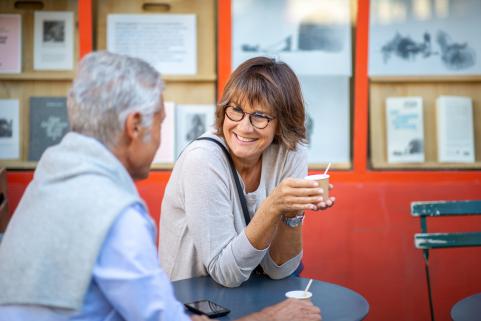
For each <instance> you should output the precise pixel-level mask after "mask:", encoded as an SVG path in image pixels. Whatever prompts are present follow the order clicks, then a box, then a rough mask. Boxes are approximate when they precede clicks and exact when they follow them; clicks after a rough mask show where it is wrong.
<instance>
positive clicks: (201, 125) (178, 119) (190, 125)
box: [175, 105, 215, 157]
mask: <svg viewBox="0 0 481 321" xmlns="http://www.w3.org/2000/svg"><path fill="white" fill-rule="evenodd" d="M214 116H215V105H177V106H176V108H175V145H176V147H175V150H176V157H178V156H179V155H180V153H181V152H182V150H183V149H184V148H185V146H187V144H189V143H190V142H191V141H193V140H194V139H196V138H197V137H199V136H200V135H202V134H203V133H205V132H206V131H207V130H209V129H212V128H213V126H214V121H215V117H214Z"/></svg>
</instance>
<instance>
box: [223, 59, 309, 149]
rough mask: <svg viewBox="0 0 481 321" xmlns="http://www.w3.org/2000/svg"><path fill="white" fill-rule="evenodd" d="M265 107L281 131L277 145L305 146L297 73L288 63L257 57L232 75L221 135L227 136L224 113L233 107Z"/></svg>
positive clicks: (275, 139) (277, 134)
mask: <svg viewBox="0 0 481 321" xmlns="http://www.w3.org/2000/svg"><path fill="white" fill-rule="evenodd" d="M246 103H247V104H249V105H250V106H255V105H261V106H268V107H270V108H271V109H272V111H273V113H274V115H273V116H275V117H276V118H277V122H278V127H277V132H276V134H275V137H274V141H273V142H274V143H280V144H282V145H284V146H285V147H286V148H287V149H289V150H294V149H295V148H296V145H297V144H298V143H300V142H305V139H306V128H305V125H304V117H305V115H304V99H303V98H302V92H301V86H300V84H299V80H298V79H297V77H296V75H295V74H294V71H292V69H291V68H290V67H289V66H288V65H287V64H286V63H284V62H280V61H276V60H274V59H272V58H267V57H255V58H251V59H249V60H247V61H245V62H244V63H242V64H241V65H240V66H239V67H237V69H236V70H234V72H233V73H232V75H231V77H230V79H229V81H228V82H227V85H226V86H225V88H224V92H223V94H222V98H221V101H220V103H219V104H218V105H217V110H216V115H215V116H216V123H215V126H216V129H217V135H219V136H221V137H222V136H223V132H222V125H223V123H224V118H225V113H224V109H225V107H226V106H228V105H230V104H238V105H240V106H242V105H244V104H246Z"/></svg>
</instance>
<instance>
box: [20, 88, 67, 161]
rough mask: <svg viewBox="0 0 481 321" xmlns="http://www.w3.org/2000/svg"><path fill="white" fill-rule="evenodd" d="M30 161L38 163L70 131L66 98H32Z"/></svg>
mask: <svg viewBox="0 0 481 321" xmlns="http://www.w3.org/2000/svg"><path fill="white" fill-rule="evenodd" d="M29 124H30V126H29V128H30V140H29V144H28V160H30V161H38V160H39V159H40V157H41V156H42V154H43V152H44V151H45V150H46V149H47V148H48V147H50V146H52V145H56V144H58V143H60V141H61V140H62V138H63V136H65V134H66V133H67V132H68V131H69V129H70V126H69V123H68V115H67V98H66V97H30V121H29Z"/></svg>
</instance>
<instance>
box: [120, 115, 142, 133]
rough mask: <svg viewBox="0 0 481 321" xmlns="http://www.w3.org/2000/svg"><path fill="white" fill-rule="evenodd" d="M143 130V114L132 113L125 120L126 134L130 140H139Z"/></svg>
mask: <svg viewBox="0 0 481 321" xmlns="http://www.w3.org/2000/svg"><path fill="white" fill-rule="evenodd" d="M141 129H142V114H141V113H139V112H135V113H131V114H129V115H128V116H127V119H126V120H125V129H124V133H125V134H126V136H127V137H128V138H129V139H135V138H139V137H140V136H141Z"/></svg>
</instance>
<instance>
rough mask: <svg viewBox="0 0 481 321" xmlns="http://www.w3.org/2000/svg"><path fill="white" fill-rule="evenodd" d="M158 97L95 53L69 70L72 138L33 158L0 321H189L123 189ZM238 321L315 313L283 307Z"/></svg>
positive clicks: (143, 146) (12, 229) (153, 77)
mask: <svg viewBox="0 0 481 321" xmlns="http://www.w3.org/2000/svg"><path fill="white" fill-rule="evenodd" d="M162 92H163V82H162V80H161V78H160V74H159V73H158V72H157V71H155V70H154V69H153V68H152V67H151V66H150V65H148V64H147V63H145V62H143V61H142V60H139V59H135V58H131V57H126V56H121V55H116V54H112V53H108V52H97V53H91V54H89V55H87V56H86V57H85V58H84V59H83V60H82V61H81V63H80V65H79V68H78V73H77V76H76V78H75V80H74V82H73V85H72V88H71V90H70V92H69V95H68V113H69V121H70V125H71V128H72V132H70V133H68V134H67V135H66V136H65V137H64V139H63V140H62V142H61V143H60V144H59V145H57V146H54V147H52V148H49V149H48V150H47V151H46V152H45V153H44V155H43V156H42V158H41V159H40V161H39V163H38V165H37V169H36V171H35V174H34V179H33V181H32V182H31V183H30V185H29V186H28V188H27V190H26V192H25V194H24V196H23V198H22V200H21V201H20V204H19V205H18V208H17V210H16V211H15V214H14V216H13V218H12V220H11V222H10V224H9V226H8V229H7V232H6V233H5V236H4V238H3V240H2V243H1V244H0V289H1V290H0V320H10V321H15V320H189V317H188V316H187V315H185V313H184V308H183V306H182V304H181V303H180V302H178V301H177V300H176V299H175V297H174V294H173V290H172V286H171V284H170V282H169V280H168V278H167V277H166V275H165V274H164V272H163V271H162V270H161V269H160V267H159V264H158V258H157V254H156V248H155V240H156V236H155V234H156V232H155V225H154V224H153V222H152V220H151V219H150V217H149V215H148V212H147V207H146V206H145V204H144V202H143V201H142V199H141V198H140V197H139V195H138V194H137V191H136V188H135V185H134V181H133V180H136V179H143V178H146V177H147V176H148V173H149V169H150V164H151V162H152V160H153V157H154V154H155V152H156V150H157V149H158V147H159V144H160V129H161V123H162V121H163V119H164V118H165V112H164V108H163V95H162ZM244 319H245V320H293V319H296V320H320V313H319V309H318V308H317V307H314V306H313V305H312V304H311V303H309V302H302V301H292V300H286V301H283V302H281V303H279V304H277V305H274V306H272V307H269V308H266V309H264V310H262V311H260V312H258V313H255V314H252V315H250V316H247V317H246V318H244ZM192 320H204V317H198V316H193V317H192Z"/></svg>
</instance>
